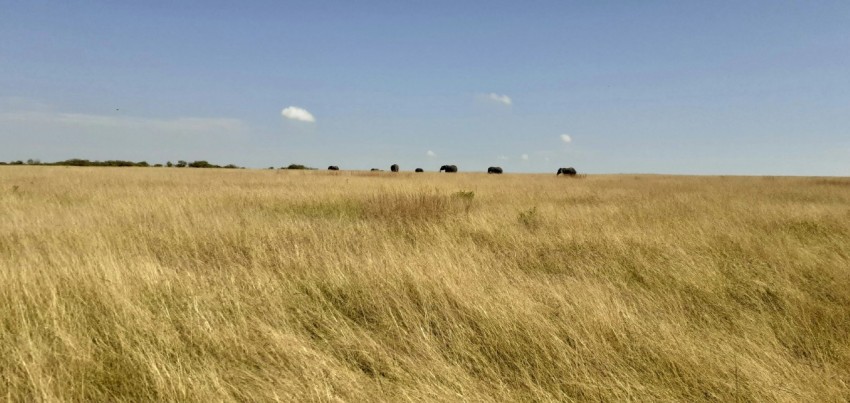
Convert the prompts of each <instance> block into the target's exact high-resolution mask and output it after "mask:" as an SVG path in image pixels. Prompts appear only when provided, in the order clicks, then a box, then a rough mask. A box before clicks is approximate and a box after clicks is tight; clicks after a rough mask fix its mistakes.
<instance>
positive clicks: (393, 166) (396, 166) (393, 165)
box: [390, 164, 398, 172]
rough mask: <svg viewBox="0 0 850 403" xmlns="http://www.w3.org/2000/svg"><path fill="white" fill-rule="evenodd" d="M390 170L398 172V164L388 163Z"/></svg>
mask: <svg viewBox="0 0 850 403" xmlns="http://www.w3.org/2000/svg"><path fill="white" fill-rule="evenodd" d="M390 171H393V172H398V164H392V165H390Z"/></svg>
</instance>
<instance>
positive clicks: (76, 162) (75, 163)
mask: <svg viewBox="0 0 850 403" xmlns="http://www.w3.org/2000/svg"><path fill="white" fill-rule="evenodd" d="M0 165H52V166H69V167H151V166H152V167H155V168H159V167H162V166H167V167H169V168H170V167H175V168H185V167H189V168H226V169H237V168H241V167H240V166H237V165H234V164H227V165H224V166H222V165H215V164H210V163H209V162H207V161H193V162H187V161H183V160H180V161H177V163H176V164H174V163H172V162H171V161H168V162H166V163H165V165H163V164H153V165H151V164H148V162H147V161H139V162H133V161H124V160H106V161H90V160H85V159H80V158H72V159H69V160H64V161H57V162H41V161H39V160H36V159H28V160H26V162H25V161H21V160H17V161H12V162H8V163H7V162H3V161H0Z"/></svg>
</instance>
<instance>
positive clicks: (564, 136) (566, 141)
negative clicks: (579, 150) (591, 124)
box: [561, 134, 573, 143]
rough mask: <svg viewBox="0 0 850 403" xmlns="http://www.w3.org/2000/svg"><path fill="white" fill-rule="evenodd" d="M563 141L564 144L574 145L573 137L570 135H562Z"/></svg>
mask: <svg viewBox="0 0 850 403" xmlns="http://www.w3.org/2000/svg"><path fill="white" fill-rule="evenodd" d="M561 141H563V142H564V143H572V142H573V138H572V137H570V135H569V134H562V135H561Z"/></svg>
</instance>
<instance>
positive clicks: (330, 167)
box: [328, 165, 339, 171]
mask: <svg viewBox="0 0 850 403" xmlns="http://www.w3.org/2000/svg"><path fill="white" fill-rule="evenodd" d="M328 171H339V167H338V166H336V165H331V166H329V167H328Z"/></svg>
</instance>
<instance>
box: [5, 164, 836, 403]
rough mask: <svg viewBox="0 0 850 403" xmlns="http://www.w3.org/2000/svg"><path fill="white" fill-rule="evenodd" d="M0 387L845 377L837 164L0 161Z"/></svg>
mask: <svg viewBox="0 0 850 403" xmlns="http://www.w3.org/2000/svg"><path fill="white" fill-rule="evenodd" d="M0 398H2V399H6V400H11V401H32V400H82V401H120V400H126V401H140V400H158V401H160V400H194V401H220V400H237V401H246V400H261V401H271V400H280V401H366V400H368V401H534V400H536V401H555V400H558V401H624V400H633V401H807V402H834V401H847V400H850V179H839V178H774V177H675V176H593V175H591V176H588V177H585V178H563V177H560V178H556V177H555V176H554V175H553V174H547V175H501V176H500V175H490V176H488V175H486V174H471V173H459V174H437V173H424V174H413V173H406V172H405V173H399V174H392V173H368V172H346V171H340V172H326V171H269V170H194V169H188V168H186V169H168V168H67V167H26V166H23V167H0Z"/></svg>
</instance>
